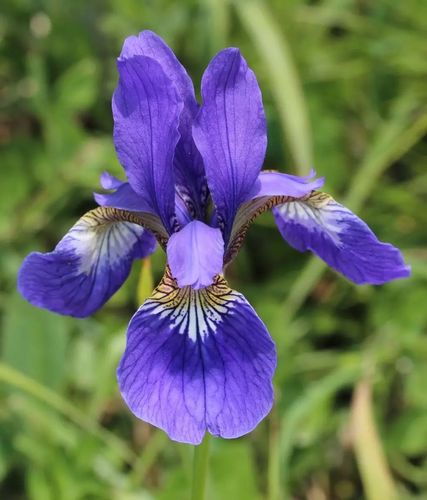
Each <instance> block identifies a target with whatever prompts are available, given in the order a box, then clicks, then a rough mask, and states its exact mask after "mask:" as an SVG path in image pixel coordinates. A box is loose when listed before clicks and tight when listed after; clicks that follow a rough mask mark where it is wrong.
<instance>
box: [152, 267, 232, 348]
mask: <svg viewBox="0 0 427 500" xmlns="http://www.w3.org/2000/svg"><path fill="white" fill-rule="evenodd" d="M239 297H240V295H239V294H238V293H237V292H234V291H233V290H232V289H231V288H230V287H229V286H228V285H227V282H226V281H225V279H224V277H223V276H221V275H217V276H216V277H215V279H214V282H213V284H212V285H210V286H208V287H206V288H202V289H200V290H194V289H192V288H191V287H190V286H186V287H183V288H179V287H178V285H177V283H176V281H175V279H174V278H173V277H172V275H171V273H170V270H169V268H168V267H167V268H166V271H165V274H164V276H163V278H162V281H161V282H160V283H159V285H158V286H157V287H156V288H155V290H154V292H153V294H152V295H151V297H150V298H149V299H147V301H146V302H145V304H144V307H146V308H147V307H149V308H151V313H152V314H158V315H160V317H161V318H168V320H169V321H170V323H171V328H174V329H177V331H178V332H179V333H180V334H187V335H188V337H189V338H190V339H191V340H193V341H196V340H197V339H198V338H199V337H200V338H201V339H202V340H203V338H204V337H205V336H206V335H208V334H209V333H215V331H216V328H217V325H218V324H219V323H221V321H222V317H223V315H225V314H229V313H230V312H231V311H232V308H233V302H234V301H235V300H237V299H239Z"/></svg>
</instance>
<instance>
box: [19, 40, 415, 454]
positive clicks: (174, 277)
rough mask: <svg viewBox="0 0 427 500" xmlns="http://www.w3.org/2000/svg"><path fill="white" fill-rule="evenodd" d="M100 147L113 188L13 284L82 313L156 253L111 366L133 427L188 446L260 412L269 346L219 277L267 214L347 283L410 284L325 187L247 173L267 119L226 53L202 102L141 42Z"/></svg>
mask: <svg viewBox="0 0 427 500" xmlns="http://www.w3.org/2000/svg"><path fill="white" fill-rule="evenodd" d="M117 66H118V71H119V75H120V78H119V83H118V86H117V89H116V91H115V93H114V97H113V115H114V143H115V147H116V151H117V155H118V158H119V160H120V163H121V164H122V166H123V168H124V170H125V172H126V176H127V179H128V180H127V182H122V181H120V180H119V179H116V178H115V177H113V176H111V175H109V174H107V173H105V174H103V175H102V177H101V184H102V186H103V188H104V189H106V190H109V193H107V194H95V199H96V201H97V203H98V204H99V205H100V206H99V207H98V208H96V209H94V210H92V211H90V212H88V213H87V214H85V215H84V216H83V217H82V218H81V219H80V220H79V221H78V222H77V223H76V224H75V225H74V226H73V227H72V228H71V229H70V231H69V232H68V233H67V234H66V236H65V237H64V238H63V239H62V240H61V241H60V242H59V244H58V245H57V246H56V248H55V249H54V250H53V252H50V253H45V254H42V253H38V252H35V253H31V254H30V255H29V256H28V257H27V258H26V259H25V261H24V263H23V265H22V267H21V270H20V273H19V276H18V287H19V290H20V291H21V293H22V295H23V296H24V297H25V298H26V299H27V300H28V301H29V302H31V303H32V304H34V305H36V306H38V307H44V308H46V309H49V310H51V311H54V312H56V313H60V314H68V315H71V316H76V317H85V316H88V315H90V314H92V313H93V312H94V311H96V310H97V309H98V308H100V307H101V306H102V305H103V304H104V303H105V302H106V301H107V300H108V299H109V298H110V297H111V296H112V295H113V294H114V293H115V292H116V290H117V289H118V288H119V287H120V286H121V285H122V283H123V282H124V280H125V279H126V278H127V276H128V274H129V271H130V268H131V265H132V262H133V261H134V260H135V259H140V258H143V257H146V256H147V255H149V254H151V253H152V252H153V251H154V248H155V244H156V239H157V241H158V243H159V244H160V245H161V246H162V247H163V248H164V249H165V251H166V254H167V262H168V265H167V267H166V270H165V274H164V277H163V279H162V281H161V282H160V284H159V285H158V286H157V288H156V289H155V290H154V292H153V294H152V296H151V297H150V298H149V299H148V300H146V302H145V303H144V304H143V305H142V306H141V307H140V308H139V309H138V311H137V312H136V313H135V315H134V316H133V318H132V319H131V321H130V323H129V327H128V332H127V346H126V350H125V353H124V355H123V357H122V359H121V362H120V366H119V368H118V371H117V376H118V382H119V386H120V390H121V393H122V395H123V398H124V400H125V401H126V403H127V404H128V406H129V408H130V409H131V411H132V412H133V413H134V414H135V415H136V416H137V417H139V418H141V419H143V420H145V421H146V422H150V423H151V424H153V425H156V426H157V427H160V428H161V429H164V430H165V431H166V432H167V433H168V434H169V436H170V437H171V438H172V439H174V440H177V441H182V442H186V443H192V444H198V443H200V442H201V440H202V438H203V435H204V434H205V432H206V431H208V432H210V433H211V434H214V435H216V436H221V437H224V438H235V437H238V436H241V435H243V434H246V433H248V432H250V431H251V430H252V429H254V428H255V426H256V425H257V424H258V423H259V422H260V420H261V419H263V418H264V417H265V416H266V415H267V414H268V412H269V411H270V409H271V406H272V403H273V386H272V377H273V373H274V370H275V367H276V351H275V346H274V343H273V341H272V340H271V338H270V336H269V334H268V331H267V329H266V327H265V325H264V323H263V322H262V321H261V319H260V318H259V317H258V316H257V314H256V312H255V311H254V309H253V308H252V307H251V305H250V304H249V303H248V301H247V300H246V299H245V297H244V296H243V295H242V294H240V293H238V292H236V291H235V290H232V289H231V288H230V287H229V286H228V285H227V282H226V281H225V279H224V277H223V270H224V268H225V267H226V266H227V265H228V264H229V263H230V262H231V261H232V260H233V258H234V257H235V256H236V254H237V252H238V251H239V248H240V246H241V245H242V243H243V239H244V236H245V234H246V231H247V229H248V227H249V225H250V223H251V222H252V221H253V220H254V219H255V218H256V217H257V215H259V214H260V213H262V212H264V211H265V210H267V209H270V208H273V212H274V217H275V219H276V223H277V226H278V228H279V231H280V233H281V234H282V236H283V238H284V239H285V240H286V241H287V242H288V243H289V244H290V245H292V246H293V247H295V248H296V249H297V250H300V251H306V250H311V251H312V252H314V253H315V254H317V255H318V256H319V257H320V258H322V259H323V260H324V261H325V262H327V263H328V264H329V265H330V266H331V267H332V268H334V269H335V270H337V271H339V272H340V273H342V274H343V275H344V276H346V277H347V278H349V279H350V280H352V281H354V282H355V283H357V284H363V283H371V284H381V283H385V282H387V281H390V280H393V279H396V278H403V277H407V276H408V275H409V272H410V270H409V268H408V267H407V266H406V265H405V263H404V261H403V258H402V255H401V253H400V251H399V250H398V249H397V248H395V247H393V246H392V245H390V244H387V243H382V242H380V241H379V240H378V239H377V238H376V236H375V235H374V234H373V232H372V231H371V230H370V229H369V227H368V226H367V225H366V224H365V223H364V222H363V221H362V220H360V219H359V218H358V217H357V216H356V215H354V214H353V213H352V212H351V211H350V210H348V209H347V208H345V207H343V206H342V205H340V204H339V203H337V202H336V201H334V200H333V199H332V198H331V197H330V196H329V195H327V194H324V193H321V192H319V191H317V189H318V188H320V187H321V186H322V185H323V179H317V180H316V179H315V178H314V174H312V175H310V176H308V177H305V178H300V177H296V176H292V175H286V174H282V173H279V172H271V171H264V172H261V167H262V164H263V160H264V156H265V150H266V145H267V134H266V122H265V116H264V110H263V104H262V98H261V92H260V89H259V87H258V83H257V80H256V78H255V75H254V73H253V72H252V71H251V70H250V69H249V68H248V65H247V64H246V61H245V60H244V58H243V57H242V56H241V54H240V52H239V50H238V49H235V48H228V49H225V50H223V51H221V52H220V53H219V54H217V55H216V56H215V57H214V58H213V60H212V61H211V63H210V64H209V66H208V67H207V69H206V71H205V73H204V75H203V79H202V99H203V104H202V105H201V106H199V105H198V104H197V102H196V99H195V94H194V88H193V84H192V82H191V80H190V78H189V76H188V75H187V73H186V71H185V69H184V68H183V66H182V65H181V64H180V62H179V61H178V60H177V59H176V57H175V55H174V54H173V52H172V51H171V49H170V48H169V47H168V46H167V45H166V44H165V42H164V41H163V40H162V39H161V38H159V37H158V36H157V35H156V34H154V33H152V32H150V31H144V32H142V33H141V34H140V35H139V36H131V37H129V38H127V39H126V41H125V43H124V46H123V50H122V52H121V54H120V57H119V59H118V61H117Z"/></svg>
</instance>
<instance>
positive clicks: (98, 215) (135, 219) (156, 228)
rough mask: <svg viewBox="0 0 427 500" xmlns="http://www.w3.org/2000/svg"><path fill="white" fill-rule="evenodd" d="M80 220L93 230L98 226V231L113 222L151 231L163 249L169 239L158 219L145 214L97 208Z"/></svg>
mask: <svg viewBox="0 0 427 500" xmlns="http://www.w3.org/2000/svg"><path fill="white" fill-rule="evenodd" d="M82 220H84V221H85V223H87V224H88V225H90V226H91V227H92V228H93V229H94V230H96V229H97V227H98V226H99V229H102V226H105V224H109V223H111V224H112V223H114V222H132V223H133V224H138V225H139V226H142V227H144V228H145V229H148V230H149V231H151V232H152V233H153V234H154V236H155V237H156V239H157V241H158V242H159V244H160V245H161V246H162V247H163V248H165V247H166V244H167V241H168V238H169V235H168V233H167V232H166V230H165V228H164V227H163V224H162V222H161V220H160V219H159V217H157V216H156V215H153V214H149V213H147V212H130V211H128V210H121V209H119V208H112V207H98V208H95V209H94V210H90V211H89V212H87V213H86V214H85V215H84V216H83V217H82Z"/></svg>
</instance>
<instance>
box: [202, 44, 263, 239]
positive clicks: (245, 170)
mask: <svg viewBox="0 0 427 500" xmlns="http://www.w3.org/2000/svg"><path fill="white" fill-rule="evenodd" d="M202 96H203V105H202V107H201V109H200V112H199V114H198V116H197V118H196V121H195V124H194V126H193V137H194V140H195V142H196V145H197V148H198V149H199V151H200V153H201V155H202V157H203V161H204V164H205V170H206V176H207V179H208V185H209V189H210V191H211V193H212V198H213V200H214V202H215V205H216V208H217V214H218V223H219V225H220V227H221V228H222V229H223V233H224V239H225V240H227V239H228V237H229V233H230V231H231V225H232V223H233V219H234V216H235V214H236V212H237V209H238V208H239V206H240V205H241V204H242V203H243V202H245V201H246V200H248V199H249V198H250V197H251V194H252V192H253V190H254V185H255V183H256V182H257V178H258V174H259V172H260V170H261V166H262V163H263V160H264V156H265V150H266V146H267V135H266V123H265V117H264V110H263V105H262V98H261V92H260V89H259V87H258V83H257V81H256V78H255V75H254V73H253V72H252V71H251V70H250V69H249V68H248V65H247V64H246V61H245V60H244V59H243V57H242V56H241V55H240V52H239V50H238V49H233V48H231V49H225V50H223V51H222V52H220V53H219V54H218V55H217V56H216V57H214V59H213V60H212V61H211V63H210V64H209V66H208V68H207V69H206V71H205V74H204V75H203V79H202Z"/></svg>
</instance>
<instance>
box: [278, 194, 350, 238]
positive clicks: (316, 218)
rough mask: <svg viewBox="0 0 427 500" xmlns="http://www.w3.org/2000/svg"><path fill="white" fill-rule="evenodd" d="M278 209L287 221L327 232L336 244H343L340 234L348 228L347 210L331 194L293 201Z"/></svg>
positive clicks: (312, 229)
mask: <svg viewBox="0 0 427 500" xmlns="http://www.w3.org/2000/svg"><path fill="white" fill-rule="evenodd" d="M316 194H317V193H316ZM319 195H323V193H319ZM326 197H327V198H326ZM277 210H278V212H279V213H280V215H281V216H282V217H283V219H284V220H285V221H288V222H290V223H297V224H300V225H302V226H304V227H306V228H307V229H308V230H309V231H318V232H322V233H326V234H327V235H328V237H329V238H330V239H331V240H332V242H333V243H334V244H335V245H336V246H340V245H341V239H340V234H341V233H343V232H344V231H345V229H346V224H345V216H346V212H345V210H343V207H342V206H341V205H339V204H338V203H337V202H336V201H335V200H334V199H333V198H331V197H330V196H328V195H325V197H324V196H322V197H320V196H319V197H318V199H317V198H316V196H312V197H311V198H309V199H306V200H299V201H291V202H288V203H284V204H283V205H279V206H278V207H277Z"/></svg>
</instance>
